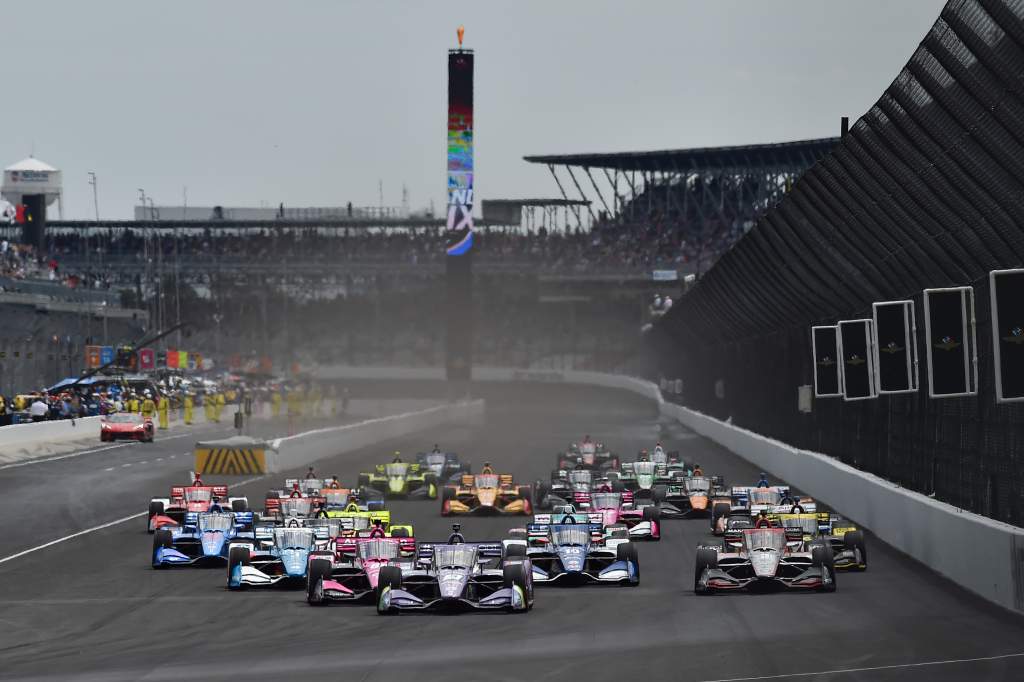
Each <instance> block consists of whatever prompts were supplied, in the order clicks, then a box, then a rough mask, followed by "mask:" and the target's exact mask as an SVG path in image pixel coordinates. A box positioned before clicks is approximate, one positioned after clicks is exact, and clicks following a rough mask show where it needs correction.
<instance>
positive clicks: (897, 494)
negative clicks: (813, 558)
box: [324, 367, 1024, 612]
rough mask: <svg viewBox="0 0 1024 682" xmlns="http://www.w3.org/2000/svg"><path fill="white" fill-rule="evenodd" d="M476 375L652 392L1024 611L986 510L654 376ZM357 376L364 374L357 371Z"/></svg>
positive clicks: (792, 479) (959, 579) (1016, 559)
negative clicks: (916, 487) (786, 435)
mask: <svg viewBox="0 0 1024 682" xmlns="http://www.w3.org/2000/svg"><path fill="white" fill-rule="evenodd" d="M324 371H327V372H329V373H330V374H332V375H334V376H335V377H336V378H342V376H343V375H346V374H348V373H349V372H351V373H352V374H353V375H355V374H358V378H363V379H372V378H377V379H389V378H390V379H411V378H421V379H439V378H441V376H440V371H438V372H437V376H431V375H430V372H429V371H426V370H423V369H414V370H409V371H410V372H411V374H412V375H415V376H410V375H404V376H400V375H402V374H403V373H404V372H405V371H406V370H402V369H395V368H387V369H386V370H382V371H381V372H380V373H378V374H377V375H376V376H373V375H374V370H373V368H342V367H332V368H324ZM474 376H475V377H476V378H477V379H480V380H487V381H536V382H543V383H560V382H564V383H576V384H586V385H595V386H605V387H608V388H618V389H622V390H626V391H630V392H632V393H636V394H639V395H643V396H645V397H648V398H651V399H652V400H654V401H655V402H656V403H658V405H659V409H660V411H661V413H662V415H664V416H667V417H670V418H673V419H676V420H678V421H679V422H681V423H682V424H684V425H685V426H687V427H689V428H690V429H692V430H693V431H695V432H697V433H698V434H700V435H702V436H704V437H705V438H708V439H710V440H712V441H714V442H716V443H718V444H719V445H722V446H723V447H725V448H727V449H728V450H730V451H732V452H733V453H735V454H737V455H739V456H740V457H742V458H743V459H745V460H747V461H748V462H751V463H753V464H755V465H757V466H758V467H759V468H761V469H763V470H765V471H767V472H770V473H771V474H772V475H774V476H777V477H778V478H780V479H782V480H785V481H787V482H789V483H791V484H792V485H793V486H795V487H796V488H798V489H799V490H801V491H803V492H805V493H807V494H809V495H812V496H814V497H815V498H817V499H820V500H821V501H823V502H825V503H826V504H828V505H829V506H831V507H832V508H834V509H835V510H837V511H838V512H840V513H842V514H844V515H846V516H848V517H850V518H851V519H853V520H854V521H856V522H857V523H858V524H859V525H862V526H864V527H865V528H867V529H869V530H870V531H871V532H873V533H874V534H875V535H876V536H877V537H879V538H880V539H881V540H883V541H885V542H886V543H888V544H890V545H892V546H893V547H895V548H896V549H898V550H900V551H902V552H905V553H906V554H908V555H910V556H911V557H913V558H915V559H917V560H918V561H920V562H922V563H923V564H925V565H927V566H928V567H929V568H931V569H932V570H934V571H936V572H937V573H939V574H940V575H943V576H945V577H946V578H949V579H950V580H952V581H953V582H955V583H957V584H958V585H960V586H962V587H965V588H967V589H969V590H971V591H973V592H975V593H976V594H978V595H980V596H981V597H984V598H985V599H988V600H989V601H992V602H994V603H996V604H999V605H1001V606H1004V607H1006V608H1008V609H1012V610H1015V611H1018V612H1024V529H1021V528H1018V527H1016V526H1011V525H1009V524H1006V523H1002V522H999V521H993V520H992V519H989V518H986V517H984V516H981V515H979V514H974V513H971V512H968V511H964V510H961V509H957V508H956V507H954V506H952V505H949V504H947V503H945V502H941V501H938V500H934V499H931V498H929V497H926V496H925V495H922V494H920V493H917V492H914V491H912V490H908V489H906V488H901V487H899V486H898V485H896V484H894V483H892V482H891V481H887V480H885V479H882V478H879V477H878V476H875V475H873V474H869V473H865V472H863V471H860V470H858V469H855V468H854V467H851V466H849V465H847V464H844V463H843V462H841V461H839V460H836V459H834V458H831V457H829V456H827V455H824V454H820V453H816V452H812V451H809V450H801V449H799V448H795V447H792V446H790V445H787V444H786V443H782V442H780V441H777V440H773V439H771V438H767V437H765V436H762V435H760V434H758V433H754V432H752V431H748V430H746V429H742V428H739V427H737V426H734V425H732V424H729V423H726V422H724V421H721V420H719V419H715V418H713V417H710V416H708V415H706V414H702V413H700V412H696V411H694V410H691V409H688V408H686V407H683V406H681V405H676V404H673V403H669V402H665V401H664V400H663V398H662V395H661V391H660V389H659V388H658V386H657V385H656V384H654V383H652V382H649V381H644V380H643V379H636V378H633V377H625V376H619V375H612V374H601V373H599V372H575V371H565V372H533V371H523V370H510V369H504V368H480V369H475V370H474ZM349 378H356V377H355V376H350V377H349Z"/></svg>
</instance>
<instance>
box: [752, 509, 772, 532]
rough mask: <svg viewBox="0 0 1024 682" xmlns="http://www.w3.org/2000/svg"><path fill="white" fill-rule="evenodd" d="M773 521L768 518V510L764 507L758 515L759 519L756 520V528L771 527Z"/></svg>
mask: <svg viewBox="0 0 1024 682" xmlns="http://www.w3.org/2000/svg"><path fill="white" fill-rule="evenodd" d="M771 527H772V522H771V520H769V518H768V512H767V511H765V510H764V509H762V510H761V512H760V513H759V514H758V515H757V521H755V522H754V528H771Z"/></svg>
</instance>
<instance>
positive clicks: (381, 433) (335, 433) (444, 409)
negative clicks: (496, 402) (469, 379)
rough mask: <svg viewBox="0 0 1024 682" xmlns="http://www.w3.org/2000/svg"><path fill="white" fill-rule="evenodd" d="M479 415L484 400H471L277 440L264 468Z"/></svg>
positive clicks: (276, 469)
mask: <svg viewBox="0 0 1024 682" xmlns="http://www.w3.org/2000/svg"><path fill="white" fill-rule="evenodd" d="M483 413H484V401H483V400H473V401H468V402H460V403H452V404H449V405H441V406H439V407H432V408H429V409H426V410H418V411H415V412H406V413H404V414H397V415H393V416H390V417H381V418H379V419H369V420H367V421H363V422H359V423H357V424H346V425H345V426H336V427H331V428H325V429H316V430H314V431H307V432H305V433H300V434H297V435H295V436H289V437H287V438H279V439H277V440H276V441H274V442H273V443H272V444H271V446H272V448H273V449H272V450H271V451H268V453H267V454H268V468H269V470H270V471H271V472H275V473H276V472H280V471H283V470H285V469H291V468H295V467H299V466H305V465H307V464H309V463H310V462H315V461H316V460H318V459H323V458H324V457H329V456H332V455H337V454H341V453H346V452H351V451H353V450H358V449H360V448H364V447H367V446H369V445H373V444H375V443H380V442H382V441H387V440H391V439H393V438H400V437H402V436H405V435H407V434H410V433H413V432H415V431H422V430H424V429H429V428H432V427H435V426H440V425H442V424H449V423H472V422H474V421H476V420H477V419H479V418H481V417H482V416H483Z"/></svg>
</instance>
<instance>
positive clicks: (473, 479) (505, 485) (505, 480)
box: [441, 474, 533, 516]
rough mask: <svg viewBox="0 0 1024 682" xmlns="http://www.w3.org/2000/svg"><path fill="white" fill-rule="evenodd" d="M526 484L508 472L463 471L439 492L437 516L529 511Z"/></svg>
mask: <svg viewBox="0 0 1024 682" xmlns="http://www.w3.org/2000/svg"><path fill="white" fill-rule="evenodd" d="M530 497H531V491H530V486H528V485H520V486H517V485H515V484H514V483H513V482H512V475H511V474H475V475H474V474H463V475H462V478H461V479H460V480H459V482H458V483H456V484H455V485H446V486H445V487H444V488H443V490H442V495H441V498H442V499H441V516H451V515H460V514H473V515H477V516H497V515H502V514H526V515H529V514H532V513H533V505H532V504H531V502H530Z"/></svg>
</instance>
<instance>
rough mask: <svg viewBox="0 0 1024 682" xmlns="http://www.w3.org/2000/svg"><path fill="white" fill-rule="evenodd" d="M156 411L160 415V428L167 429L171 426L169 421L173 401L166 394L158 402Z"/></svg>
mask: <svg viewBox="0 0 1024 682" xmlns="http://www.w3.org/2000/svg"><path fill="white" fill-rule="evenodd" d="M156 411H157V414H159V415H160V428H161V429H163V430H165V431H166V430H167V428H168V427H169V426H170V424H169V421H170V411H171V401H170V400H168V399H167V396H166V395H161V396H160V399H159V400H158V401H157V403H156Z"/></svg>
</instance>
